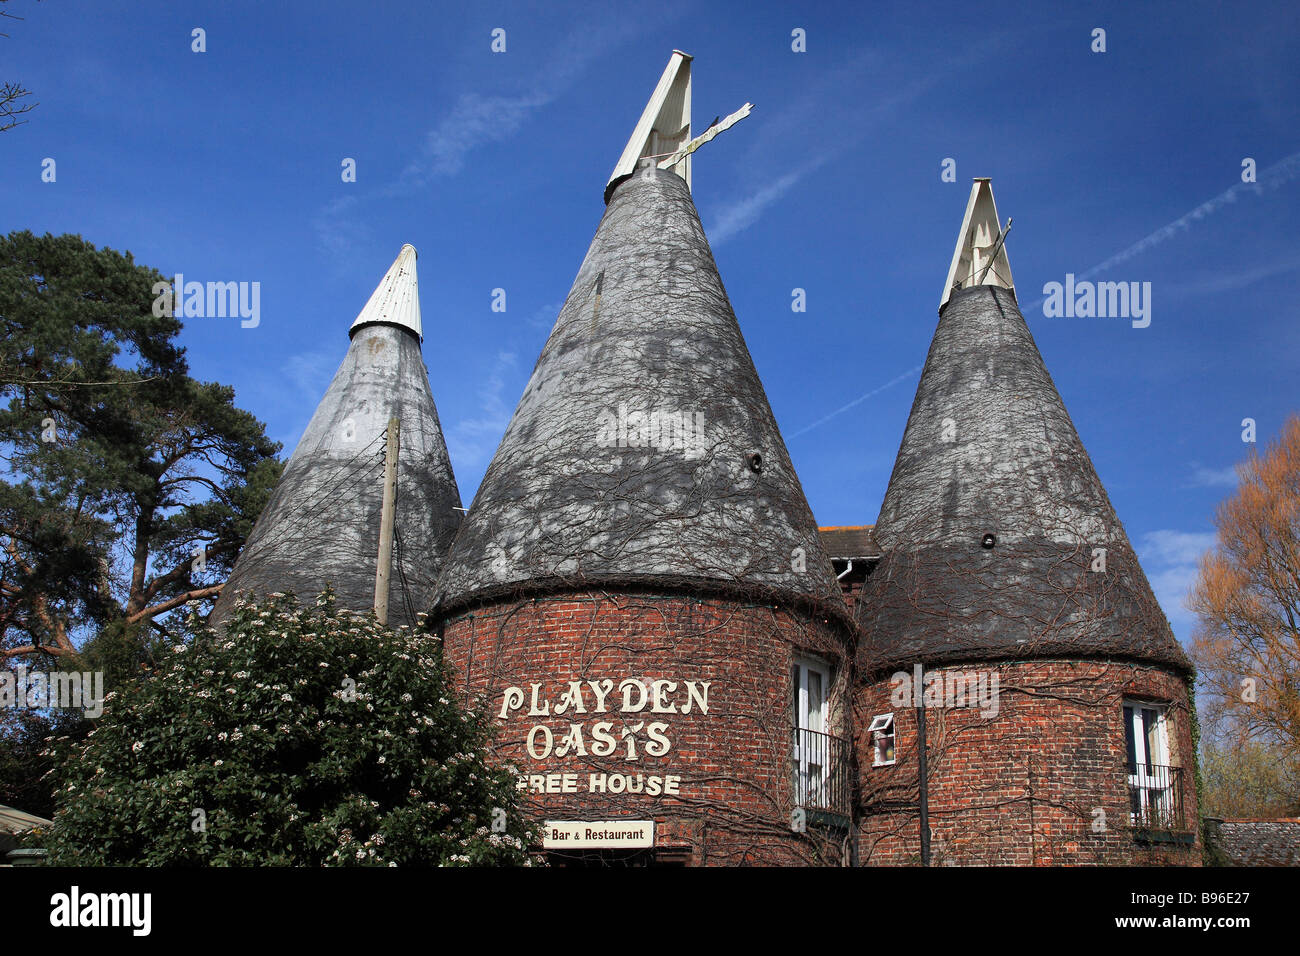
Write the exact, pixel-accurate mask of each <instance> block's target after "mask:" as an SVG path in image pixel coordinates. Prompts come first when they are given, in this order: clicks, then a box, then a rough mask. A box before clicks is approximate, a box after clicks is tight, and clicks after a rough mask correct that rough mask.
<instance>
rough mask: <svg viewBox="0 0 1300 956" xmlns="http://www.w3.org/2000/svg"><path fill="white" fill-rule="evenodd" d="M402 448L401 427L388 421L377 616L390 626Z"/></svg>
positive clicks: (377, 587)
mask: <svg viewBox="0 0 1300 956" xmlns="http://www.w3.org/2000/svg"><path fill="white" fill-rule="evenodd" d="M400 445H401V425H400V423H399V422H398V420H397V419H396V418H390V419H389V420H388V440H387V442H386V443H385V448H386V450H387V454H386V455H385V456H384V507H383V510H382V511H381V512H380V513H379V564H378V565H377V566H376V567H375V617H376V618H378V619H379V623H380V624H387V623H388V581H389V578H391V577H392V573H393V511H394V504H395V503H396V500H397V452H398V449H399V448H400Z"/></svg>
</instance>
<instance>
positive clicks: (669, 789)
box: [499, 677, 712, 845]
mask: <svg viewBox="0 0 1300 956" xmlns="http://www.w3.org/2000/svg"><path fill="white" fill-rule="evenodd" d="M711 685H712V682H711V681H693V680H688V681H675V680H668V679H659V680H653V679H649V678H646V679H642V678H638V677H628V678H624V679H623V680H619V681H615V680H614V679H613V678H604V679H603V680H585V681H579V680H573V681H567V682H565V683H563V684H560V685H556V686H555V687H552V688H549V689H547V690H544V689H543V685H542V684H540V683H537V684H530V685H529V690H528V691H527V692H525V690H524V689H523V688H522V687H507V688H506V689H505V690H504V691H503V692H502V694H501V711H500V714H499V716H500V717H501V719H502V720H509V719H510V718H511V717H512V716H523V717H526V718H535V717H552V718H554V717H567V718H568V722H569V728H568V730H567V731H559V732H557V731H554V730H552V729H551V728H550V727H549V726H547V725H546V724H543V723H536V722H533V723H532V724H531V726H529V727H528V729H527V730H526V731H524V752H525V753H526V754H527V755H528V757H529V758H530V759H531V760H533V761H539V762H540V761H552V760H562V759H564V758H567V757H573V758H585V757H608V758H610V759H612V760H623V761H624V762H627V763H635V762H637V761H640V760H641V759H642V757H643V756H647V757H663V756H666V755H667V754H668V752H669V751H670V750H672V747H673V742H672V723H671V719H670V718H671V717H672V716H673V715H674V714H692V713H699V714H707V713H708V712H709V687H710V686H711ZM525 706H526V707H527V709H526V710H525ZM600 714H610V715H614V714H618V715H629V714H631V715H645V717H643V718H641V719H638V718H637V717H627V716H619V717H618V718H617V719H613V720H610V719H599V718H598V717H596V716H588V715H600ZM653 715H662V716H663V717H664V718H666V719H663V720H654V719H649V718H651V717H653ZM548 769H549V768H548ZM519 789H521V790H529V791H531V792H534V793H614V794H618V793H630V794H644V795H646V796H650V797H655V796H660V795H664V796H676V795H678V794H680V793H681V776H680V775H678V774H645V773H605V772H592V773H582V774H579V773H563V772H550V773H530V772H528V771H527V770H526V771H525V772H524V773H522V774H521V775H520V779H519ZM569 845H572V844H569Z"/></svg>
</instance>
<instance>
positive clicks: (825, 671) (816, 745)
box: [790, 658, 831, 807]
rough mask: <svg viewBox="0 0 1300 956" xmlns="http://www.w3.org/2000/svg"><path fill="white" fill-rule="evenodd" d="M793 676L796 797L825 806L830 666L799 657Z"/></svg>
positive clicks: (803, 802)
mask: <svg viewBox="0 0 1300 956" xmlns="http://www.w3.org/2000/svg"><path fill="white" fill-rule="evenodd" d="M790 677H791V683H792V685H793V686H792V688H791V689H792V691H793V700H794V713H793V714H792V718H793V720H792V723H793V724H794V764H795V799H796V800H797V802H798V804H799V806H813V807H821V806H825V805H826V804H827V796H828V795H827V792H826V789H827V788H826V777H827V769H828V767H829V762H830V759H829V758H830V752H829V751H830V743H831V739H830V737H829V736H828V735H827V733H826V730H827V726H828V721H829V711H828V707H827V698H828V697H829V694H830V686H831V674H830V668H829V667H827V666H826V665H825V664H824V663H822V662H821V661H817V660H813V659H811V658H796V659H795V662H794V666H793V667H791V668H790Z"/></svg>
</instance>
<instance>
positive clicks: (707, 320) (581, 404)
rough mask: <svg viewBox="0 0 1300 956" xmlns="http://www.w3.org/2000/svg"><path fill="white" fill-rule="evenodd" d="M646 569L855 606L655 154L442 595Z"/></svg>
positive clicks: (592, 268)
mask: <svg viewBox="0 0 1300 956" xmlns="http://www.w3.org/2000/svg"><path fill="white" fill-rule="evenodd" d="M647 421H648V422H653V423H654V424H653V426H650V427H647V426H646V422H647ZM638 423H640V427H639V426H638ZM683 425H684V426H685V428H683V427H682V426H683ZM633 582H639V583H641V584H653V585H669V586H674V587H686V588H692V589H706V590H707V589H722V590H726V591H731V592H744V593H749V594H753V595H755V596H756V597H761V598H762V599H763V600H768V599H777V598H781V597H785V598H789V599H792V600H798V601H811V602H816V603H819V604H821V605H825V606H826V607H827V608H828V609H829V612H830V613H837V614H839V615H847V610H846V608H845V605H844V603H843V598H842V597H841V596H840V593H839V589H838V587H837V586H836V583H835V580H834V577H833V575H832V573H831V565H830V561H829V559H828V558H827V556H826V553H825V551H824V550H823V548H822V544H821V541H820V540H819V537H818V534H817V526H816V522H815V521H814V520H813V516H812V513H811V510H810V509H809V507H808V503H807V501H806V499H805V498H804V494H803V489H802V488H801V486H800V484H799V479H798V477H797V476H796V475H795V472H794V468H793V466H792V465H791V463H790V456H789V454H788V453H787V451H786V447H785V443H784V442H783V441H782V438H781V434H780V432H779V430H778V429H777V425H776V421H775V419H774V417H773V415H772V410H771V408H770V407H769V405H768V402H767V396H766V394H765V393H764V391H763V386H762V383H761V382H760V381H759V378H758V374H757V372H756V371H755V369H754V364H753V360H752V359H751V357H750V354H749V350H748V348H747V347H746V346H745V341H744V337H743V336H742V335H741V332H740V327H739V325H738V324H737V321H736V317H735V314H734V313H733V311H732V308H731V302H730V301H729V300H728V298H727V293H726V290H725V289H724V288H723V285H722V280H721V278H720V277H719V275H718V270H717V265H716V263H715V262H714V259H713V253H712V251H711V250H710V249H709V243H708V240H707V239H706V238H705V235H704V230H703V228H702V227H701V225H700V220H699V215H698V214H697V212H696V210H695V205H694V203H693V202H692V200H691V195H690V191H689V189H688V188H687V185H686V183H685V181H684V180H682V178H681V177H680V176H677V175H674V174H673V173H670V172H667V171H663V170H653V169H647V170H645V171H643V172H639V173H637V174H635V175H633V176H630V177H628V178H627V179H625V180H623V181H622V182H621V183H619V184H617V185H616V186H615V188H614V191H613V193H612V195H611V196H610V201H609V205H608V208H607V209H606V211H605V215H604V217H603V218H602V220H601V223H600V226H599V228H598V229H597V231H596V235H595V238H594V239H592V242H591V246H590V248H589V249H588V251H587V256H586V259H585V260H584V261H583V263H582V267H581V268H580V269H579V271H578V275H577V278H576V279H575V280H574V283H573V287H572V289H571V290H570V292H569V296H568V298H567V300H566V301H565V303H564V307H563V308H562V309H561V311H560V314H559V317H558V318H557V320H556V323H555V327H554V329H553V330H552V332H551V335H550V338H549V339H548V341H547V343H546V346H545V347H544V348H543V350H542V353H541V356H540V357H539V358H538V361H537V365H536V367H535V368H534V370H533V374H532V377H531V378H530V379H529V382H528V385H527V387H526V388H525V389H524V394H523V397H522V398H520V400H519V404H518V407H517V408H516V409H515V413H514V417H513V418H512V419H511V421H510V425H509V427H508V428H507V429H506V433H505V436H504V437H503V438H502V440H501V444H500V446H499V448H498V449H497V452H496V455H495V456H494V458H493V459H492V463H491V465H490V466H489V467H488V470H487V473H486V474H485V476H484V478H483V482H482V484H481V485H480V487H479V490H478V493H477V495H476V496H475V498H474V502H473V504H472V505H471V506H470V510H469V513H468V515H467V516H466V519H465V522H464V524H463V525H462V526H461V529H460V532H459V533H458V535H457V537H456V540H455V542H454V543H453V545H452V549H451V552H450V553H449V555H448V558H447V564H446V570H445V572H444V574H443V577H442V579H441V581H440V582H439V586H438V599H439V601H440V602H441V603H442V607H443V609H444V610H445V611H449V610H452V609H454V608H456V607H459V606H464V605H466V604H468V603H470V602H473V601H477V600H487V599H491V598H494V597H496V596H501V595H505V594H511V593H523V592H526V591H532V592H536V591H538V590H545V589H550V588H556V587H562V588H563V587H571V586H590V585H606V584H608V585H616V584H620V583H627V584H631V583H633Z"/></svg>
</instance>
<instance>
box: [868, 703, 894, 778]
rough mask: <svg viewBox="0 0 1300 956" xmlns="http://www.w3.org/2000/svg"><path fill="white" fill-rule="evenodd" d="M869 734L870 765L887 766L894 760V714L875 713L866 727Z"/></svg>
mask: <svg viewBox="0 0 1300 956" xmlns="http://www.w3.org/2000/svg"><path fill="white" fill-rule="evenodd" d="M867 733H869V734H870V735H871V766H873V767H888V766H889V765H891V764H892V763H893V762H894V715H893V714H877V715H876V716H875V717H872V718H871V724H870V726H868V727H867Z"/></svg>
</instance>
